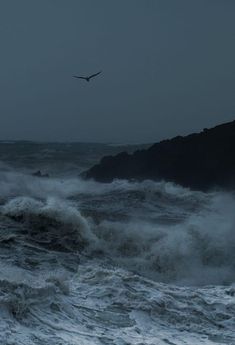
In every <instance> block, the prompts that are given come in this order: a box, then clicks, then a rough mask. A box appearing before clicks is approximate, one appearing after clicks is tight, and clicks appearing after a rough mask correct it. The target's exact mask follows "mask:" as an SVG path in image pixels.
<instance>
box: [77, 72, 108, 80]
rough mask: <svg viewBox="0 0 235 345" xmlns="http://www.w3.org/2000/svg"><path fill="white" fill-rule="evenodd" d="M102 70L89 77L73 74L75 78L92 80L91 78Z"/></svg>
mask: <svg viewBox="0 0 235 345" xmlns="http://www.w3.org/2000/svg"><path fill="white" fill-rule="evenodd" d="M101 72H102V71H99V72H98V73H95V74H92V75H90V76H88V77H80V76H77V75H73V77H74V78H78V79H84V80H86V81H90V79H91V78H94V77H96V76H97V75H98V74H100V73H101Z"/></svg>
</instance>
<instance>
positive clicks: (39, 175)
mask: <svg viewBox="0 0 235 345" xmlns="http://www.w3.org/2000/svg"><path fill="white" fill-rule="evenodd" d="M32 176H36V177H49V174H42V173H41V171H40V170H38V171H35V172H34V173H33V174H32Z"/></svg>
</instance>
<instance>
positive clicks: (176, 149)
mask: <svg viewBox="0 0 235 345" xmlns="http://www.w3.org/2000/svg"><path fill="white" fill-rule="evenodd" d="M82 176H83V177H85V178H92V179H95V180H96V181H100V182H111V181H113V180H114V179H135V180H138V181H141V180H145V179H151V180H155V181H159V180H165V181H171V182H174V183H177V184H180V185H182V186H184V187H189V188H191V189H194V190H209V189H213V188H225V189H230V188H232V189H234V187H235V121H232V122H229V123H224V124H221V125H219V126H216V127H214V128H211V129H207V128H205V129H204V130H203V131H202V132H200V133H194V134H190V135H187V136H184V137H182V136H177V137H175V138H173V139H170V140H163V141H161V142H159V143H156V144H154V145H152V146H150V147H149V148H148V149H143V150H137V151H135V152H134V153H131V154H130V153H127V152H121V153H119V154H117V155H115V156H105V157H103V158H102V159H101V161H100V163H99V164H97V165H94V166H93V167H92V168H90V169H89V170H87V171H85V172H83V174H82Z"/></svg>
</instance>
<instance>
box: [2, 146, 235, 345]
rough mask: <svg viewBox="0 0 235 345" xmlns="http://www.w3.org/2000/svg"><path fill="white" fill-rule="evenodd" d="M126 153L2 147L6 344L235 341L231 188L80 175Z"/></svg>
mask: <svg viewBox="0 0 235 345" xmlns="http://www.w3.org/2000/svg"><path fill="white" fill-rule="evenodd" d="M126 149H129V151H130V150H133V149H135V147H127V146H123V147H122V146H111V145H102V144H100V145H95V144H79V143H74V144H70V143H65V144H56V143H55V144H52V143H51V144H42V143H33V142H1V143H0V344H1V345H93V344H94V345H101V344H102V345H186V344H187V345H201V344H208V345H212V344H230V345H235V212H234V211H235V195H234V194H233V193H232V192H231V193H229V192H224V191H211V192H209V193H202V192H195V191H191V190H189V189H185V188H182V187H180V186H177V185H174V184H172V183H169V182H168V183H167V182H164V181H159V182H152V181H144V182H135V181H125V180H116V181H114V182H112V183H109V184H102V183H96V182H94V181H84V180H82V179H81V178H80V177H79V174H80V172H82V171H83V170H85V169H87V168H89V167H90V166H92V165H93V164H94V163H96V162H98V161H99V159H100V157H102V156H103V155H106V154H112V153H117V152H120V151H122V150H126ZM38 170H40V171H41V172H42V173H43V174H49V177H43V178H41V177H37V176H33V175H32V174H33V173H34V172H36V171H38Z"/></svg>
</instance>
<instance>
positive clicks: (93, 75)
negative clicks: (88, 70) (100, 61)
mask: <svg viewBox="0 0 235 345" xmlns="http://www.w3.org/2000/svg"><path fill="white" fill-rule="evenodd" d="M101 72H102V71H99V72H98V73H95V74H92V75H89V77H88V78H89V79H91V78H94V77H96V76H97V75H99V74H100V73H101Z"/></svg>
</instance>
